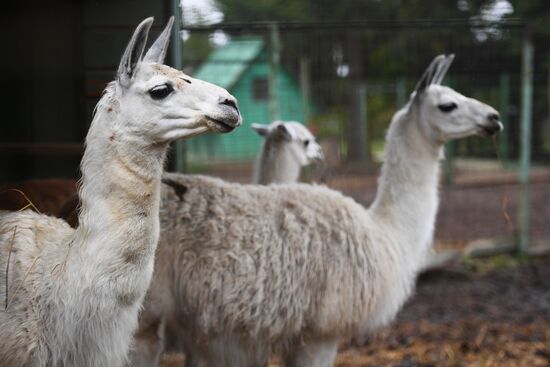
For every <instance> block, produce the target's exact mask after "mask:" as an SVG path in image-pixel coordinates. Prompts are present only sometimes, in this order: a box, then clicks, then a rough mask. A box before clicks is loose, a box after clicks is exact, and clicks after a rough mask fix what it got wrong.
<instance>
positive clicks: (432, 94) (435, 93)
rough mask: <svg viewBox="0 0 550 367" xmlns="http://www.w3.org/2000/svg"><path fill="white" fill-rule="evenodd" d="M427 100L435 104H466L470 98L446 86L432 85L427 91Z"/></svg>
mask: <svg viewBox="0 0 550 367" xmlns="http://www.w3.org/2000/svg"><path fill="white" fill-rule="evenodd" d="M426 96H427V98H426V100H427V101H429V102H431V103H434V104H441V103H448V102H455V103H458V102H465V101H467V100H468V98H467V97H466V96H464V95H462V94H460V93H458V92H457V91H455V90H454V89H452V88H449V87H446V86H444V85H431V86H430V87H429V88H428V90H427V91H426Z"/></svg>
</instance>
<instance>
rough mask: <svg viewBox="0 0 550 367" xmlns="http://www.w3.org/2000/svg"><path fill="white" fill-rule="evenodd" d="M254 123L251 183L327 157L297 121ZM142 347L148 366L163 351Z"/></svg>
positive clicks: (289, 178) (285, 179) (279, 178)
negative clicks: (256, 140)
mask: <svg viewBox="0 0 550 367" xmlns="http://www.w3.org/2000/svg"><path fill="white" fill-rule="evenodd" d="M251 126H252V129H254V131H256V133H258V135H260V136H261V137H263V138H264V142H263V144H262V148H261V149H260V152H259V153H258V156H257V157H256V162H255V165H254V173H253V180H252V182H253V183H255V184H261V185H268V184H272V183H276V184H281V183H293V182H297V181H298V179H299V177H300V171H301V169H302V167H304V166H307V165H309V164H311V163H312V162H314V161H319V160H322V159H323V158H324V155H323V149H322V148H321V146H320V145H319V144H318V143H317V141H316V140H315V136H314V135H313V134H312V133H311V131H309V130H308V128H307V127H305V126H304V125H302V124H301V123H299V122H297V121H274V122H272V123H271V124H268V125H264V124H252V125H251ZM73 200H74V199H73ZM73 205H74V204H73ZM161 266H162V265H161ZM155 274H156V273H155ZM155 274H153V277H154V276H155ZM149 327H150V325H149ZM161 333H162V334H163V335H162V337H163V338H164V344H167V345H171V346H172V349H179V348H183V351H184V352H185V365H186V366H187V367H194V366H199V365H200V358H199V356H197V355H196V354H195V353H194V348H190V349H189V350H185V347H186V346H187V345H189V343H180V342H178V340H177V339H176V340H170V335H171V334H166V333H165V332H164V331H161ZM191 346H192V345H191ZM139 347H141V348H144V349H143V350H148V351H149V353H152V355H149V357H148V358H147V359H144V356H145V353H141V360H139V361H135V362H134V364H135V365H136V364H137V365H140V366H144V367H145V366H151V365H157V364H158V360H159V358H160V351H161V350H159V349H158V348H156V347H153V348H151V345H149V344H148V343H141V345H140V346H139ZM140 363H141V364H140Z"/></svg>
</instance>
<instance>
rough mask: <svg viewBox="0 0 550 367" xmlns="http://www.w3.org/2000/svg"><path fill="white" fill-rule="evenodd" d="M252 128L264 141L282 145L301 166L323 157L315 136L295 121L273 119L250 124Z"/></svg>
mask: <svg viewBox="0 0 550 367" xmlns="http://www.w3.org/2000/svg"><path fill="white" fill-rule="evenodd" d="M252 128H253V129H254V131H256V133H258V135H260V136H262V137H264V138H265V139H266V141H269V142H272V143H275V144H281V145H284V148H285V149H288V150H290V152H291V153H292V156H293V157H294V158H295V159H296V161H297V162H298V163H299V164H300V165H301V166H307V165H309V164H311V163H312V162H314V161H319V160H323V159H324V155H323V149H322V148H321V146H320V145H319V144H318V143H317V141H316V140H315V136H313V134H312V133H311V132H310V131H309V130H308V129H307V128H306V127H305V126H304V125H302V124H301V123H299V122H296V121H274V122H272V123H271V124H269V125H263V124H252Z"/></svg>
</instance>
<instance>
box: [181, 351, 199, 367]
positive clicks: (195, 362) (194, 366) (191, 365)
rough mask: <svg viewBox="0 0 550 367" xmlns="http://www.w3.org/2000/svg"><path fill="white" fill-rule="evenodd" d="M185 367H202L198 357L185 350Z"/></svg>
mask: <svg viewBox="0 0 550 367" xmlns="http://www.w3.org/2000/svg"><path fill="white" fill-rule="evenodd" d="M184 366H185V367H202V365H201V358H200V355H199V354H197V353H195V352H193V351H191V350H185V365H184Z"/></svg>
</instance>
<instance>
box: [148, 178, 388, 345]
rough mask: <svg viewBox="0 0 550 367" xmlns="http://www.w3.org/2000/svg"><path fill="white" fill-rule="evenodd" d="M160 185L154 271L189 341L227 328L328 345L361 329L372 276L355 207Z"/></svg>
mask: <svg viewBox="0 0 550 367" xmlns="http://www.w3.org/2000/svg"><path fill="white" fill-rule="evenodd" d="M163 182H164V183H165V187H164V188H163V199H162V200H163V204H162V208H163V209H162V210H161V221H162V225H161V227H162V228H163V232H162V234H161V239H160V243H159V246H160V247H162V249H163V250H162V251H160V252H162V253H164V256H165V258H164V259H159V260H158V261H157V264H159V263H162V265H160V264H159V266H157V271H163V272H172V274H173V276H174V277H175V279H174V280H173V281H172V282H173V283H174V284H177V287H176V288H174V294H178V292H181V293H179V296H180V299H177V300H176V301H175V302H176V304H175V305H172V306H173V307H174V308H177V309H178V312H180V313H182V314H187V315H189V319H190V320H192V319H195V320H198V322H195V323H194V325H195V326H197V325H198V328H199V329H200V330H198V332H199V334H202V333H207V332H208V333H210V334H212V333H216V332H222V330H224V329H227V328H228V327H229V328H231V329H233V330H244V331H245V332H246V334H249V335H252V336H257V337H265V338H269V339H274V338H279V337H285V338H286V337H289V336H292V335H297V334H302V333H304V332H307V331H308V330H309V331H311V332H314V333H316V334H326V335H327V336H330V335H331V334H333V333H338V334H340V335H341V334H342V332H345V333H355V332H356V331H357V330H352V326H351V325H357V324H358V323H360V324H364V323H365V322H366V321H365V322H362V320H363V319H365V320H366V318H367V315H368V312H365V311H367V310H369V309H371V308H372V305H369V304H368V300H369V299H375V298H376V297H375V294H376V293H379V292H380V289H374V288H372V286H371V283H374V284H379V283H380V282H379V281H376V279H375V278H376V277H379V276H381V275H380V274H378V273H377V272H376V271H375V267H374V265H373V263H374V262H376V261H377V258H378V256H379V255H378V254H377V253H376V251H374V250H373V249H370V248H369V247H368V245H367V242H368V241H369V238H368V234H367V231H366V230H365V226H364V223H365V222H364V221H365V220H367V219H366V218H365V217H366V216H368V214H367V213H366V212H365V210H364V209H363V208H362V207H361V206H360V205H359V204H357V203H356V202H354V201H353V200H351V199H349V198H345V197H344V196H342V195H341V194H340V193H338V192H335V191H332V190H329V189H327V188H326V187H323V186H311V185H303V184H292V185H272V186H267V187H265V186H251V185H246V186H243V185H239V184H230V183H226V182H223V181H221V180H219V179H215V178H208V177H202V176H181V175H165V176H164V178H163ZM178 228H193V229H194V230H193V231H192V232H188V231H184V230H178ZM259 228H261V231H258V229H259ZM350 228H353V229H354V230H353V231H350V230H349V229H350ZM380 250H381V251H383V249H380ZM167 264H169V265H168V266H167ZM350 268H352V269H353V271H350ZM164 278H165V279H167V278H169V276H166V277H164ZM177 290H179V291H177ZM278 304H284V305H288V307H287V308H285V309H283V310H280V309H279V308H278V307H276V305H278ZM336 320H338V321H336Z"/></svg>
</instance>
